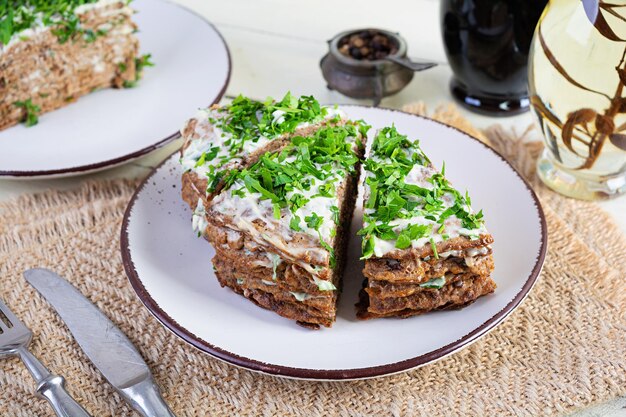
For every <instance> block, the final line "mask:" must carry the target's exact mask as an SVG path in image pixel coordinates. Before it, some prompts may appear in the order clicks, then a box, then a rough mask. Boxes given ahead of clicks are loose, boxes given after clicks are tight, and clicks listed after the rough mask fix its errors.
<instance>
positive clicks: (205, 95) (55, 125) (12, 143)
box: [0, 0, 230, 178]
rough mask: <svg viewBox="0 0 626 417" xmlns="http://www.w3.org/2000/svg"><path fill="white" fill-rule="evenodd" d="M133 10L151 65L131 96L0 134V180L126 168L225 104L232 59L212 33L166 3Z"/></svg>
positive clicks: (103, 94) (100, 98) (109, 93)
mask: <svg viewBox="0 0 626 417" xmlns="http://www.w3.org/2000/svg"><path fill="white" fill-rule="evenodd" d="M131 6H132V7H133V8H134V9H136V10H137V11H138V13H137V14H135V16H134V17H133V20H134V21H135V22H136V23H137V25H138V27H139V33H138V34H137V36H138V37H139V42H140V48H141V53H151V54H152V61H153V62H154V63H155V64H156V65H155V66H154V67H150V68H146V70H145V71H144V78H143V79H142V80H141V81H140V82H139V84H138V86H137V87H135V88H130V89H105V90H101V91H97V92H94V93H91V94H88V95H86V96H84V97H81V98H79V99H78V100H77V101H76V102H75V103H72V104H70V105H68V106H66V107H63V108H61V109H58V110H55V111H52V112H50V113H46V114H44V115H42V116H41V117H40V118H39V124H37V125H36V126H33V127H28V128H27V127H25V126H23V125H17V126H14V127H11V128H9V129H5V130H3V131H0V177H20V178H29V177H50V176H68V175H76V174H82V173H85V172H90V171H96V170H100V169H104V168H108V167H111V166H114V165H118V164H121V163H124V162H127V161H129V160H131V159H134V158H137V157H139V156H141V155H144V154H146V153H148V152H150V151H152V150H154V149H156V148H158V147H160V146H163V145H165V144H166V143H168V142H169V141H171V140H172V139H174V138H175V137H176V136H177V131H178V129H179V128H180V125H181V121H183V120H185V119H186V118H187V117H188V116H189V115H190V114H193V113H194V112H195V110H196V109H197V108H199V107H205V106H208V105H211V104H213V103H215V102H217V101H218V100H219V99H220V98H221V97H222V95H223V94H224V91H225V89H226V85H227V84H228V80H229V77H230V56H229V52H228V48H227V47H226V44H225V43H224V40H223V39H222V37H221V35H220V34H219V33H218V32H217V30H216V29H215V28H214V27H213V26H212V25H211V24H210V23H209V22H207V21H206V20H204V19H203V18H201V17H199V16H198V15H196V14H194V13H192V12H191V11H189V10H187V9H185V8H183V7H181V6H178V5H175V4H172V3H169V2H167V1H162V0H161V1H159V0H136V1H133V2H132V3H131Z"/></svg>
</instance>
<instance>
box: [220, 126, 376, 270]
mask: <svg viewBox="0 0 626 417" xmlns="http://www.w3.org/2000/svg"><path fill="white" fill-rule="evenodd" d="M363 128H364V126H363V125H362V124H359V123H356V124H346V125H344V126H335V127H325V128H322V129H320V130H318V131H317V132H316V133H314V134H313V135H311V136H307V137H303V136H296V137H293V138H292V139H291V143H290V144H289V145H287V146H286V147H285V148H284V149H283V150H281V151H280V152H273V153H265V154H264V155H262V156H261V157H260V158H259V160H258V162H257V163H255V164H254V165H252V166H251V167H249V168H246V169H234V170H231V171H229V172H228V173H227V174H226V175H225V177H224V182H225V187H226V188H227V189H228V190H229V191H230V194H231V195H232V196H237V197H240V198H246V197H247V196H252V197H253V199H254V200H255V201H256V200H258V201H260V202H263V201H264V202H267V203H268V204H271V206H272V208H273V210H272V214H273V217H274V218H276V219H281V218H283V219H284V220H285V221H288V223H289V227H290V229H291V230H293V231H296V232H305V233H309V234H311V235H314V236H317V237H318V238H319V240H320V244H321V246H322V247H323V248H324V249H326V250H327V251H328V252H329V253H330V263H331V266H333V265H334V263H335V257H334V250H333V248H332V247H331V246H330V245H329V244H328V243H327V241H326V240H327V239H328V238H330V237H333V236H334V235H335V233H336V228H337V223H338V215H339V208H338V206H337V197H336V190H337V187H338V186H339V185H340V184H341V182H342V181H343V179H344V178H345V176H346V175H352V174H354V173H355V166H356V165H357V163H358V162H359V156H358V154H357V152H356V151H355V147H361V146H362V144H361V141H360V140H359V139H358V138H359V132H360V131H362V130H363ZM235 204H239V203H235Z"/></svg>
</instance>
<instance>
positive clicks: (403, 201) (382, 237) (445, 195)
mask: <svg viewBox="0 0 626 417" xmlns="http://www.w3.org/2000/svg"><path fill="white" fill-rule="evenodd" d="M364 167H365V171H366V173H367V177H366V186H367V189H368V191H369V195H368V196H367V201H366V202H365V213H364V218H363V220H364V224H365V226H364V227H363V228H362V229H361V230H360V231H359V235H362V236H363V249H362V251H363V257H362V258H363V259H367V258H370V257H371V256H373V255H374V254H375V252H376V245H377V242H378V243H380V241H389V242H390V244H391V246H390V245H386V247H387V248H388V249H389V250H392V249H394V248H395V249H407V248H409V247H411V246H412V244H413V242H414V241H416V240H419V239H425V240H426V242H429V241H430V243H431V246H432V250H433V255H434V256H435V257H437V256H438V254H437V248H436V242H435V238H439V239H442V240H443V239H447V238H449V236H450V232H449V231H448V229H447V228H446V227H447V226H446V220H447V219H449V218H452V217H455V218H456V219H458V224H457V226H458V227H457V229H458V233H460V234H462V233H465V234H468V235H469V234H470V233H468V231H474V232H475V233H473V234H478V232H479V230H478V229H481V228H482V227H483V214H482V211H480V212H478V213H476V214H474V213H473V212H472V211H471V208H470V205H471V201H470V198H469V196H468V195H467V193H466V194H465V196H463V195H462V194H461V193H459V192H458V191H457V190H456V189H454V188H452V186H451V185H450V183H449V182H448V180H447V179H446V178H445V177H444V173H445V167H444V169H443V170H442V172H441V173H439V172H436V171H435V170H434V168H433V167H432V164H431V162H430V160H429V159H428V157H427V156H426V155H425V154H424V152H423V151H422V150H421V148H420V146H419V141H414V142H413V141H410V140H409V139H408V138H407V137H406V136H405V135H402V134H400V133H399V132H398V131H397V130H396V128H395V127H393V126H392V127H386V128H384V129H381V130H380V131H379V132H378V133H377V135H376V137H375V138H374V143H373V144H372V150H371V156H370V158H369V159H367V160H366V161H365V163H364ZM416 167H417V169H416ZM414 170H415V173H412V172H413V171H414ZM409 174H412V175H409ZM407 176H408V177H407ZM452 220H453V219H451V221H452ZM450 224H453V223H450ZM448 227H449V226H448ZM444 230H445V231H446V234H443V232H444ZM394 241H395V243H394Z"/></svg>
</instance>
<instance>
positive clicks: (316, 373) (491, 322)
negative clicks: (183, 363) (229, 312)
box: [120, 105, 548, 380]
mask: <svg viewBox="0 0 626 417" xmlns="http://www.w3.org/2000/svg"><path fill="white" fill-rule="evenodd" d="M340 107H368V106H360V105H341V106H340ZM380 110H384V111H391V112H398V113H404V114H408V115H410V116H413V117H417V118H421V119H426V120H430V121H432V122H435V123H438V124H440V125H444V126H446V127H448V128H451V129H454V130H456V131H457V132H459V133H461V134H462V135H464V136H466V137H468V138H470V139H472V140H474V141H476V142H478V143H480V144H481V145H482V146H484V147H485V148H487V149H488V150H489V151H491V152H493V153H494V154H495V155H496V156H497V157H498V158H500V159H501V160H502V161H504V162H505V163H506V164H507V165H508V166H509V168H511V170H513V172H514V173H515V174H516V175H517V176H518V178H519V179H520V180H521V181H522V183H523V184H524V186H525V187H526V189H527V190H528V192H529V194H530V196H531V197H532V199H533V201H534V203H535V208H536V209H537V215H538V217H539V219H540V225H541V248H540V250H539V253H538V254H537V257H536V259H535V265H534V267H533V270H532V271H531V273H530V275H529V276H528V278H527V279H526V282H525V283H524V285H523V287H522V289H521V291H520V292H519V293H517V294H516V295H515V297H514V298H513V299H512V300H511V301H510V302H509V303H508V304H507V305H506V306H505V307H504V308H503V309H502V310H500V311H499V312H498V313H496V314H495V315H493V316H492V317H491V318H490V319H488V320H487V321H485V322H484V323H483V324H481V325H480V326H478V327H477V328H476V329H474V330H473V331H471V332H470V333H468V334H466V335H465V336H462V337H461V338H459V339H458V340H456V341H454V342H452V343H450V344H448V345H446V346H443V347H440V348H439V349H436V350H433V351H431V352H428V353H425V354H423V355H420V356H417V357H415V358H411V359H405V360H403V361H399V362H394V363H390V364H386V365H378V366H372V367H366V368H354V369H305V368H294V367H289V366H281V365H272V364H268V363H265V362H261V361H257V360H255V359H250V358H246V357H243V356H239V355H237V354H234V353H232V352H228V351H226V350H224V349H221V348H219V347H217V346H214V345H212V344H211V343H209V342H207V341H205V340H203V339H201V338H200V337H198V336H196V335H195V334H193V333H191V332H190V331H188V330H187V329H185V328H184V327H183V326H181V325H180V324H178V323H177V322H176V320H174V319H173V318H172V317H170V316H169V315H168V314H167V313H166V312H165V311H163V310H162V309H161V307H160V306H159V304H158V303H157V302H156V301H154V299H153V298H152V297H151V296H150V294H149V293H148V291H147V290H146V288H145V287H144V285H143V283H142V282H141V279H140V278H139V276H138V274H137V271H136V270H135V266H134V264H133V261H132V258H131V254H130V251H129V245H128V222H129V219H130V214H131V211H132V208H133V206H134V204H135V201H136V199H137V196H138V195H139V193H140V192H141V191H142V190H143V188H144V186H145V185H146V184H147V182H148V181H149V180H150V179H151V178H152V176H153V175H154V173H155V172H157V171H158V170H159V168H161V166H162V165H163V164H165V163H166V162H167V161H169V160H170V159H171V157H172V156H171V155H170V156H169V157H168V158H166V159H165V160H164V161H163V162H162V163H161V164H159V165H158V166H157V167H156V168H154V170H153V171H152V172H151V173H150V175H149V176H148V177H146V179H144V180H143V182H142V183H141V184H140V185H139V187H138V188H137V190H135V193H134V194H133V196H132V198H131V200H130V202H129V203H128V206H127V207H126V211H125V213H124V219H123V221H122V229H121V236H120V246H121V252H122V263H123V264H124V269H125V271H126V275H127V276H128V279H129V281H130V284H131V285H132V287H133V289H134V290H135V292H136V293H137V296H138V297H139V299H140V300H141V302H142V303H143V304H144V305H145V306H146V307H147V308H148V310H149V311H150V312H151V313H152V315H154V316H155V317H156V318H157V319H158V320H159V321H160V322H161V323H162V324H163V325H165V327H166V328H167V329H169V330H170V331H172V332H173V333H174V334H176V335H177V336H178V337H180V338H182V339H183V340H185V341H186V342H187V343H189V344H191V345H192V346H194V347H195V348H197V349H199V350H201V351H203V352H206V353H208V354H210V355H211V356H214V357H215V358H217V359H220V360H222V361H224V362H227V363H229V364H231V365H235V366H238V367H241V368H246V369H248V370H251V371H256V372H261V373H265V374H269V375H273V376H279V377H287V378H297V379H309V380H353V379H366V378H374V377H379V376H384V375H391V374H395V373H398V372H402V371H408V370H410V369H415V368H418V367H420V366H422V365H426V364H428V363H431V362H434V361H436V360H439V359H442V358H443V357H445V356H447V355H449V354H451V353H454V352H456V351H458V350H460V349H461V348H463V347H466V346H468V345H470V344H471V343H473V342H475V341H476V340H477V339H478V338H480V337H481V336H483V335H485V334H487V332H488V331H490V330H492V329H493V328H495V326H496V325H498V324H499V323H501V322H502V321H503V320H504V319H505V318H506V317H507V316H508V315H509V314H510V313H511V312H512V311H513V310H515V308H516V307H517V306H518V305H519V304H520V303H521V302H522V301H523V300H524V298H526V296H527V295H528V293H529V292H530V290H531V289H532V287H533V286H534V285H535V282H536V281H537V278H538V277H539V273H540V272H541V268H542V267H543V263H544V260H545V257H546V251H547V247H548V232H547V224H546V218H545V215H544V213H543V209H542V208H541V203H540V202H539V199H538V197H537V195H536V194H535V192H534V191H533V189H532V187H531V186H530V184H528V181H526V180H525V179H524V177H522V176H521V175H520V173H519V172H518V171H517V170H516V169H515V167H513V165H511V164H510V163H509V161H507V160H506V159H505V158H504V157H503V156H502V155H500V153H498V152H497V151H495V150H494V149H492V148H491V147H489V146H487V145H486V144H485V143H483V142H481V141H480V140H479V139H477V138H475V137H473V136H471V135H469V134H468V133H466V132H463V131H462V130H460V129H458V128H456V127H454V126H450V125H447V124H445V123H442V122H439V121H437V120H433V119H430V118H428V117H424V116H419V115H416V114H412V113H408V112H404V111H402V110H395V109H385V108H380ZM175 153H176V152H174V153H173V154H172V155H174V154H175ZM329 331H332V329H330V330H329Z"/></svg>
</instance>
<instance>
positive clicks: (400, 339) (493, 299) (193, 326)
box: [121, 106, 547, 379]
mask: <svg viewBox="0 0 626 417" xmlns="http://www.w3.org/2000/svg"><path fill="white" fill-rule="evenodd" d="M342 108H343V109H344V110H345V111H346V113H347V114H348V116H349V117H351V118H353V119H361V118H362V119H364V120H366V121H367V122H368V123H369V124H371V125H372V126H373V128H372V130H371V131H370V137H371V136H372V134H373V132H374V131H375V130H376V129H378V128H381V127H383V126H388V125H391V124H392V123H393V124H395V125H396V127H397V128H398V130H399V131H400V132H403V133H405V134H408V135H409V137H410V138H419V139H420V140H421V144H422V148H423V149H424V151H425V152H426V154H427V155H429V157H430V158H431V160H432V161H433V163H434V164H435V165H436V166H439V167H440V166H441V164H442V162H443V161H444V160H445V162H446V175H447V176H448V177H449V178H450V180H451V181H452V183H453V184H455V185H456V187H457V188H459V189H460V190H465V189H466V188H467V189H469V190H470V193H471V197H472V202H473V204H474V206H475V207H477V208H483V210H484V212H485V217H486V222H487V227H488V229H489V230H490V232H491V233H492V234H493V236H494V239H495V243H494V245H493V251H494V258H495V264H496V268H495V272H494V276H493V277H494V280H495V281H496V283H497V284H498V288H497V290H496V292H495V293H494V294H492V295H488V296H485V297H482V298H480V299H479V300H478V301H476V302H475V303H474V304H471V305H470V306H468V307H466V308H464V309H462V310H452V311H440V312H433V313H430V314H425V315H421V316H416V317H412V318H409V319H404V320H402V319H376V320H368V321H358V320H357V319H356V316H355V309H354V304H355V302H356V301H357V293H358V290H359V288H360V286H361V283H362V281H363V276H362V274H361V269H362V268H363V265H362V263H361V262H360V261H359V260H358V259H359V254H360V239H359V238H358V237H356V236H355V234H354V233H355V232H356V230H357V229H358V228H359V224H360V221H361V210H359V209H358V208H357V211H356V212H355V216H354V220H353V223H352V232H353V233H352V239H351V242H350V250H349V259H348V262H347V268H346V272H345V276H344V291H343V293H342V297H341V299H340V303H339V312H338V317H337V322H336V323H335V324H334V326H333V327H332V328H330V329H322V330H319V331H312V330H307V329H303V328H302V327H299V326H298V325H296V324H295V323H294V322H292V321H290V320H287V319H284V318H282V317H280V316H278V315H276V314H275V313H273V312H270V311H267V310H263V309H261V308H259V307H257V306H256V305H254V304H252V303H251V302H250V301H248V300H246V299H244V298H243V297H241V296H239V295H236V294H235V293H234V292H233V291H231V290H229V289H225V288H221V287H220V286H219V284H218V282H217V279H216V278H215V276H214V273H213V270H212V267H211V264H210V259H211V257H212V256H213V254H214V251H213V249H212V247H211V246H210V245H209V244H208V243H207V242H206V241H205V240H204V239H201V238H197V237H196V235H195V234H194V232H193V231H192V230H191V221H190V218H191V211H190V210H189V209H188V207H187V206H186V205H185V203H183V202H182V200H181V197H180V175H181V169H180V168H179V166H178V162H177V160H178V156H177V155H173V156H172V157H171V158H169V159H168V160H167V161H165V162H164V164H163V165H162V166H160V167H159V168H157V169H156V170H155V171H154V172H153V174H152V175H151V176H150V177H149V178H148V179H146V181H145V182H144V183H143V185H142V186H141V187H140V188H139V189H138V191H137V192H136V194H135V196H134V197H133V199H132V201H131V202H130V204H129V206H128V209H127V211H126V215H125V218H124V223H123V226H122V236H121V241H122V244H121V245H122V256H123V260H124V266H125V268H126V273H127V274H128V276H129V278H130V281H131V284H132V285H133V287H134V289H135V290H136V291H137V294H138V295H139V298H140V299H141V300H142V301H143V303H144V304H145V305H146V306H147V307H148V309H149V310H150V311H151V312H152V313H153V314H154V315H155V316H156V317H157V318H158V319H159V320H160V321H161V322H162V323H163V324H164V325H165V326H167V327H168V328H169V329H170V330H172V331H173V332H174V333H175V334H177V335H178V336H180V337H181V338H183V339H184V340H186V341H187V342H189V343H191V344H193V345H194V346H196V347H197V348H199V349H201V350H203V351H205V352H207V353H209V354H211V355H213V356H215V357H217V358H220V359H222V360H224V361H226V362H229V363H232V364H235V365H238V366H242V367H245V368H248V369H251V370H255V371H261V372H265V373H269V374H273V375H280V376H287V377H294V378H306V379H356V378H368V377H374V376H380V375H386V374H390V373H395V372H399V371H403V370H407V369H411V368H415V367H417V366H420V365H424V364H426V363H429V362H432V361H435V360H437V359H440V358H442V357H443V356H446V355H448V354H450V353H452V352H454V351H457V350H459V349H461V348H463V347H464V346H467V345H468V344H470V343H471V342H473V341H475V340H476V339H477V338H479V337H480V336H483V335H484V334H485V333H487V332H488V331H489V330H490V329H492V328H493V327H494V326H496V325H497V324H498V323H500V322H501V321H502V320H503V319H504V318H505V317H506V316H507V315H508V314H510V313H511V311H513V310H514V309H515V308H516V307H517V306H518V305H519V303H520V302H521V301H522V299H523V298H524V297H525V296H526V294H527V293H528V291H529V290H530V289H531V287H532V286H533V284H534V283H535V280H536V279H537V276H538V275H539V272H540V270H541V266H542V264H543V260H544V256H545V251H546V244H547V243H546V225H545V220H544V217H543V212H542V210H541V207H540V205H539V202H538V201H537V198H536V196H535V194H534V193H533V192H532V191H531V189H530V187H529V186H528V184H527V183H526V182H525V181H524V180H523V179H522V178H521V177H520V176H519V174H518V173H517V172H516V171H515V170H514V169H513V168H512V167H511V166H510V165H509V164H508V163H507V162H506V161H505V160H504V159H503V158H502V157H501V156H500V155H498V154H497V153H495V152H494V151H493V150H491V149H490V148H488V147H487V146H485V145H483V144H482V143H480V142H479V141H478V140H477V139H474V138H472V137H470V136H468V135H466V134H464V133H462V132H460V131H458V130H456V129H454V128H452V127H449V126H446V125H443V124H440V123H437V122H435V121H432V120H430V119H426V118H421V117H417V116H414V115H410V114H407V113H402V112H399V111H393V110H384V109H375V108H368V107H358V106H344V107H342ZM361 204H362V203H361V202H360V201H357V207H360V206H361Z"/></svg>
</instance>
